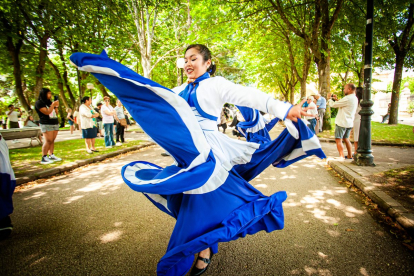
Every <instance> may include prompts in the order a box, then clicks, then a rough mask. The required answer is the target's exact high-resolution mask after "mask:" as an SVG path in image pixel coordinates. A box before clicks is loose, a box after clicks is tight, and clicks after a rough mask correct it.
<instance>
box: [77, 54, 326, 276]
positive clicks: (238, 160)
mask: <svg viewBox="0 0 414 276" xmlns="http://www.w3.org/2000/svg"><path fill="white" fill-rule="evenodd" d="M70 59H71V61H72V62H73V63H74V64H75V65H76V66H78V68H79V70H82V71H87V72H91V73H92V74H93V75H94V76H95V77H96V78H98V79H99V81H100V82H101V83H102V84H103V85H105V86H106V87H107V88H108V89H109V90H110V91H111V92H113V93H114V94H115V95H116V96H117V97H118V98H119V99H120V100H121V101H122V103H123V104H124V106H125V107H126V108H127V110H128V111H129V112H130V114H131V115H132V116H133V118H134V119H135V120H136V121H137V122H138V124H139V125H140V126H141V127H142V128H143V130H144V131H145V132H146V133H147V134H148V135H149V136H150V137H151V138H152V139H153V140H154V141H155V142H156V143H158V144H159V145H160V146H161V147H163V148H164V149H165V150H166V151H167V152H168V153H170V154H171V156H172V157H173V159H174V160H175V163H174V164H173V165H171V166H168V167H166V168H161V167H159V166H157V165H155V164H151V163H148V162H141V161H136V162H132V163H130V164H128V165H125V166H124V167H123V168H122V177H123V179H124V181H125V182H126V183H127V184H128V185H129V187H130V188H131V189H133V190H135V191H138V192H142V193H144V195H145V196H146V197H147V198H148V199H149V200H150V201H151V202H153V203H154V204H155V205H156V206H157V207H158V208H159V209H160V210H162V211H164V212H165V213H167V214H168V215H170V216H172V217H174V218H175V219H176V220H177V222H176V225H175V228H174V230H173V233H172V235H171V239H170V242H169V244H168V248H167V252H166V254H165V255H164V256H163V257H162V258H161V260H160V261H159V263H158V267H157V274H158V275H185V274H186V273H187V272H188V271H189V270H190V268H191V265H192V263H193V261H194V254H195V253H197V252H200V251H202V250H204V249H206V248H209V247H210V248H211V249H212V251H213V253H217V251H218V243H219V242H227V241H231V240H235V239H237V238H239V237H244V236H245V235H247V234H254V233H256V232H258V231H261V230H266V231H267V232H271V231H274V230H278V229H282V228H283V226H284V215H283V209H282V202H283V201H284V200H285V199H286V192H278V193H276V194H273V195H271V196H265V195H263V194H262V193H261V192H260V191H258V190H257V189H255V188H254V187H253V186H252V185H250V184H249V183H248V182H247V181H249V180H250V179H252V178H254V177H255V176H256V175H257V174H259V173H260V172H261V171H263V170H264V169H265V168H266V167H268V166H269V165H270V164H273V165H275V166H279V167H284V166H286V165H289V164H290V163H293V162H295V161H297V160H299V159H302V158H304V157H306V156H308V155H311V154H316V155H317V156H319V157H321V158H324V157H325V155H324V153H323V152H322V150H321V148H320V145H319V141H318V139H317V138H316V137H315V136H314V135H313V134H312V133H311V132H310V131H309V129H308V128H307V127H306V126H305V125H304V124H303V123H302V122H301V121H299V122H298V123H291V122H290V124H289V126H290V131H291V132H292V134H293V135H294V136H296V138H299V139H295V138H294V137H292V135H291V134H290V133H289V132H288V130H285V131H284V132H283V133H282V134H281V135H280V136H279V138H277V139H276V140H275V141H272V142H270V143H267V144H258V143H250V142H245V141H238V140H233V139H230V138H229V137H227V136H226V135H224V134H222V133H220V132H219V131H218V130H217V125H216V121H217V117H218V116H219V114H220V112H221V108H222V106H223V104H224V103H226V102H228V103H234V104H237V105H239V106H247V107H250V108H254V109H259V110H262V111H265V112H269V113H271V114H273V115H275V116H276V117H278V118H283V119H284V118H285V117H286V114H287V113H288V111H289V109H290V108H291V105H290V104H287V103H283V102H280V101H276V100H274V99H273V98H271V97H270V96H268V95H267V94H265V93H262V92H260V91H256V90H255V91H252V90H253V89H252V88H247V87H243V86H240V85H236V84H234V83H232V82H230V81H227V80H226V79H224V78H222V77H212V78H210V77H209V75H208V74H204V75H203V76H201V77H200V78H198V79H197V80H196V81H195V82H194V83H192V84H189V85H184V86H182V87H180V88H176V89H174V91H176V93H175V92H173V91H172V90H169V89H167V88H165V87H163V86H161V85H159V84H157V83H155V82H153V81H151V80H149V79H146V78H144V77H142V76H140V75H138V74H137V73H135V72H134V71H132V70H130V69H128V68H127V67H125V66H123V65H121V64H119V63H118V62H116V61H114V60H111V59H110V58H108V57H107V55H106V53H105V52H102V54H101V55H92V54H85V53H75V54H73V55H72V56H71V58H70ZM177 93H179V95H177ZM173 137H174V138H173ZM177 137H179V138H177Z"/></svg>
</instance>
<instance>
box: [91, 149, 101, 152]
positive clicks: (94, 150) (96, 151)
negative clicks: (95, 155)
mask: <svg viewBox="0 0 414 276" xmlns="http://www.w3.org/2000/svg"><path fill="white" fill-rule="evenodd" d="M91 151H93V152H99V150H96V149H94V150H91Z"/></svg>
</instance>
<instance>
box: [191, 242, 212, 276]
mask: <svg viewBox="0 0 414 276" xmlns="http://www.w3.org/2000/svg"><path fill="white" fill-rule="evenodd" d="M213 255H214V254H213V251H212V250H211V248H210V259H207V258H201V257H200V256H198V257H197V260H196V264H197V261H198V260H200V261H203V262H205V263H206V264H207V266H206V267H205V268H203V269H200V268H197V267H196V264H194V266H193V268H192V269H191V273H190V275H191V276H199V275H201V274H203V273H204V272H206V271H207V268H208V267H209V266H210V263H211V259H212V258H213Z"/></svg>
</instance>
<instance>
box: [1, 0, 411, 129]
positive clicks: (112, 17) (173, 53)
mask: <svg viewBox="0 0 414 276" xmlns="http://www.w3.org/2000/svg"><path fill="white" fill-rule="evenodd" d="M375 5H376V6H375V8H376V9H375V18H374V29H375V31H374V32H375V39H374V41H375V42H374V59H373V60H374V68H375V69H390V68H392V69H394V68H396V75H395V77H394V85H393V88H392V93H393V108H394V109H393V112H394V113H395V112H397V113H395V114H394V117H395V116H396V114H398V94H399V91H400V90H401V87H402V86H401V80H402V77H401V72H402V70H404V69H412V68H413V66H414V59H413V54H412V40H413V39H414V28H413V27H412V25H413V13H414V12H413V9H414V5H413V4H410V3H408V1H404V0H395V1H394V0H393V1H391V0H381V1H376V2H375ZM365 16H366V3H365V1H362V0H353V1H350V0H335V1H327V0H311V1H304V0H267V1H262V0H231V1H230V0H229V1H225V0H174V1H166V0H103V1H89V0H86V1H85V0H62V1H52V0H19V1H17V0H3V4H2V6H1V7H0V30H1V33H2V36H1V37H0V51H1V55H0V76H1V78H0V96H1V98H2V101H1V102H0V108H1V109H2V110H1V111H2V114H4V112H3V111H4V108H5V106H6V105H7V104H9V103H14V104H15V105H18V106H21V107H22V108H24V109H25V110H27V111H30V110H31V109H32V108H33V106H34V102H35V100H36V98H37V95H38V93H39V91H40V89H41V88H42V87H49V88H50V89H51V90H52V91H53V93H55V94H59V95H60V99H61V100H62V104H61V107H62V109H63V108H69V107H70V108H76V107H77V106H78V105H79V99H80V98H81V97H82V96H83V95H85V94H86V93H91V94H92V96H93V98H94V100H95V102H96V101H99V100H100V99H101V98H102V97H103V96H106V95H110V94H111V92H110V91H107V90H106V88H105V87H104V86H102V85H101V84H100V83H99V82H98V81H97V80H96V79H95V78H94V77H93V76H91V75H90V74H88V73H85V72H78V71H77V70H76V68H75V67H73V66H71V65H70V61H69V56H70V55H71V54H72V53H74V52H79V51H81V52H90V53H95V54H98V53H100V52H101V51H102V50H103V49H106V51H107V52H108V54H109V56H110V57H111V58H112V59H114V60H117V61H119V62H121V63H122V64H124V65H126V66H128V67H129V68H131V69H132V70H134V71H136V72H138V73H139V74H141V75H143V76H145V77H147V78H151V79H153V80H154V81H156V82H159V83H161V84H162V85H164V86H166V87H171V88H172V87H175V86H177V85H179V84H180V83H181V78H180V69H179V68H177V67H176V61H177V58H180V57H183V55H184V50H185V48H186V46H188V45H189V44H192V43H202V44H206V45H207V46H208V47H209V48H210V49H211V51H212V53H213V62H214V63H215V64H216V65H217V68H218V70H217V73H216V74H217V75H221V76H224V77H226V78H228V79H230V80H231V81H234V82H237V83H241V84H243V85H248V86H255V87H257V88H259V89H261V90H263V91H265V92H267V93H272V94H273V95H274V96H275V97H277V98H280V99H283V100H287V101H291V102H292V103H293V102H295V101H296V100H297V99H298V98H299V97H303V96H305V95H306V87H307V86H306V85H307V84H309V83H310V82H315V83H316V86H317V87H318V89H319V93H321V94H322V95H324V96H326V94H327V93H328V92H330V91H334V92H336V93H338V92H341V91H342V89H343V86H344V85H345V84H346V83H347V82H355V83H356V84H357V85H358V86H362V85H363V79H364V77H363V63H364V44H365V40H364V39H365V38H364V35H365V24H366V19H365ZM88 83H89V84H93V85H94V88H93V89H88V88H87V84H88ZM89 87H90V86H89ZM327 117H329V116H327ZM394 119H395V118H391V119H390V121H393V120H394ZM393 122H395V121H393ZM324 125H326V126H327V127H329V126H330V124H324Z"/></svg>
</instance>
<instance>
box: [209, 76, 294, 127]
mask: <svg viewBox="0 0 414 276" xmlns="http://www.w3.org/2000/svg"><path fill="white" fill-rule="evenodd" d="M216 78H217V79H218V81H219V83H218V92H219V94H220V96H221V98H222V100H223V102H227V103H232V104H236V105H239V106H246V107H250V108H253V109H258V110H260V111H263V112H266V113H270V114H272V115H274V116H276V117H278V118H280V119H282V120H284V119H285V118H286V115H287V113H288V111H289V110H290V108H291V107H292V105H291V104H290V103H286V102H282V101H279V100H275V99H273V98H272V97H271V96H270V95H268V94H266V93H264V92H262V91H260V90H258V89H256V88H253V87H246V86H243V85H239V84H235V83H233V82H231V81H228V80H226V79H225V78H222V77H216Z"/></svg>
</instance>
